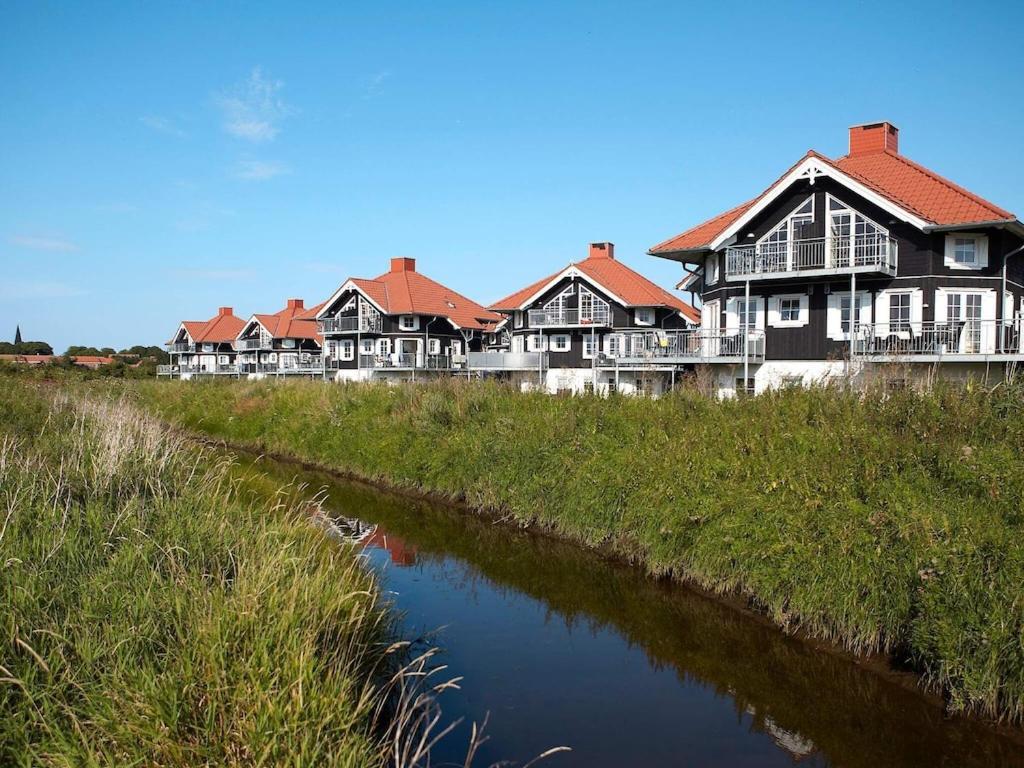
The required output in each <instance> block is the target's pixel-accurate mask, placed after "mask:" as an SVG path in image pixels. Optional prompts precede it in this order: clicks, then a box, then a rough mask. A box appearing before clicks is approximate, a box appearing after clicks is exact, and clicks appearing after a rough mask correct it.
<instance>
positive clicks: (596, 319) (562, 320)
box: [527, 303, 611, 328]
mask: <svg viewBox="0 0 1024 768" xmlns="http://www.w3.org/2000/svg"><path fill="white" fill-rule="evenodd" d="M527 320H528V322H529V324H530V327H531V328H577V327H583V328H590V327H592V326H593V327H596V328H600V327H604V326H608V325H610V324H611V310H610V309H609V308H608V305H607V304H604V303H601V304H595V306H594V307H593V308H592V309H590V310H587V311H584V312H582V313H581V312H580V310H578V309H561V310H548V309H531V310H530V311H529V312H528V313H527Z"/></svg>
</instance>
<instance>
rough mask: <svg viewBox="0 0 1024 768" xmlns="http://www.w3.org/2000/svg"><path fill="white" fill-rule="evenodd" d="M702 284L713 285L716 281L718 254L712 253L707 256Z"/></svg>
mask: <svg viewBox="0 0 1024 768" xmlns="http://www.w3.org/2000/svg"><path fill="white" fill-rule="evenodd" d="M704 272H705V277H704V284H705V285H714V284H715V283H717V282H718V254H717V253H713V254H711V255H710V256H708V258H707V261H706V262H705V265H704Z"/></svg>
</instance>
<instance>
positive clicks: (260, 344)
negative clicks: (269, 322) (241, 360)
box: [235, 338, 271, 350]
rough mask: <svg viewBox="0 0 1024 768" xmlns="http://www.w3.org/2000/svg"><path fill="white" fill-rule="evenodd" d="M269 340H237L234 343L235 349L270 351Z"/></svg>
mask: <svg viewBox="0 0 1024 768" xmlns="http://www.w3.org/2000/svg"><path fill="white" fill-rule="evenodd" d="M270 346H271V340H270V339H265V338H259V339H238V340H237V341H235V349H238V350H243V349H270Z"/></svg>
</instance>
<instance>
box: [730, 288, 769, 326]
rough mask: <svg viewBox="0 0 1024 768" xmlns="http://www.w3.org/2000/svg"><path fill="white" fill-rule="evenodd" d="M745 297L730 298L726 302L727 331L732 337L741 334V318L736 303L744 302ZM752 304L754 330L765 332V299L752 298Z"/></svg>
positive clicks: (759, 297) (761, 297) (760, 297)
mask: <svg viewBox="0 0 1024 768" xmlns="http://www.w3.org/2000/svg"><path fill="white" fill-rule="evenodd" d="M744 298H745V297H744V296H730V297H729V298H728V299H726V301H725V330H726V332H727V333H728V334H729V335H730V336H735V335H736V334H737V333H739V332H740V316H739V313H738V312H737V311H736V303H737V302H739V301H743V300H744ZM750 303H751V304H753V305H754V328H753V330H755V331H763V330H764V314H765V313H764V297H763V296H751V297H750Z"/></svg>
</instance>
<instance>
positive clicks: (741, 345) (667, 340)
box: [600, 328, 765, 368]
mask: <svg viewBox="0 0 1024 768" xmlns="http://www.w3.org/2000/svg"><path fill="white" fill-rule="evenodd" d="M620 339H621V342H622V343H621V350H620V351H618V352H617V353H616V354H615V355H607V354H603V355H601V360H600V364H601V366H602V367H609V368H615V367H617V368H622V367H629V366H652V365H653V366H657V365H659V364H660V365H681V364H683V365H685V364H698V363H741V362H743V360H744V357H746V359H747V360H748V361H749V362H752V363H760V362H763V361H764V352H765V340H764V331H758V330H750V331H748V332H747V333H746V334H744V333H743V332H742V331H740V330H738V329H736V330H731V329H720V330H707V329H703V328H693V329H689V330H685V331H653V332H647V333H627V334H623V335H622V336H620Z"/></svg>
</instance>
